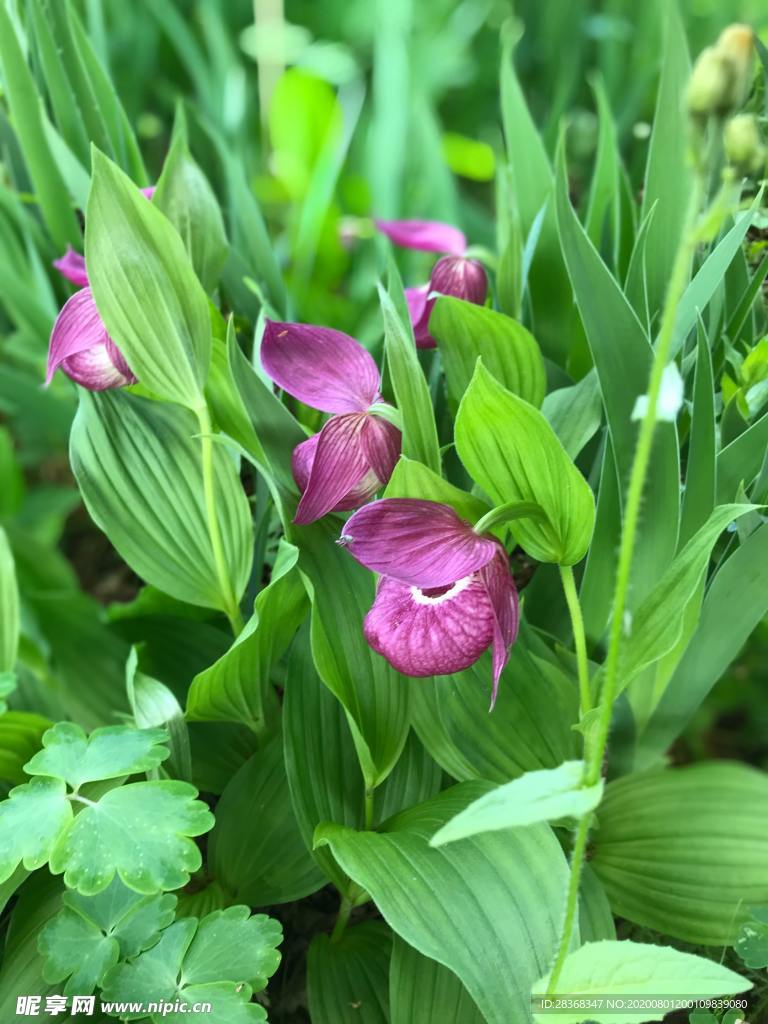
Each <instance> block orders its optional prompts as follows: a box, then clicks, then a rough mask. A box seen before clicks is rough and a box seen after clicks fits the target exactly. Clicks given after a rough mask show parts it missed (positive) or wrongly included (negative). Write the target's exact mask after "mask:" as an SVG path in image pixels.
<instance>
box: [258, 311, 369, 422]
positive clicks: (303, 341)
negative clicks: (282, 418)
mask: <svg viewBox="0 0 768 1024" xmlns="http://www.w3.org/2000/svg"><path fill="white" fill-rule="evenodd" d="M261 365H262V366H263V367H264V369H265V370H266V372H267V373H268V374H269V376H270V377H271V378H272V380H273V381H274V382H275V383H276V384H277V385H278V386H279V387H281V388H284V389H285V390H286V391H287V392H288V394H290V395H293V397H294V398H298V399H299V401H301V402H304V403H305V404H306V405H311V406H312V408H313V409H320V410H321V411H322V412H365V410H366V409H367V408H368V407H369V406H370V405H373V403H374V402H375V401H376V400H377V399H378V397H379V388H380V387H381V374H380V373H379V368H378V367H377V366H376V363H375V362H374V359H373V356H372V355H371V354H370V352H368V351H367V350H366V349H364V348H363V346H362V345H361V344H360V343H359V342H358V341H355V339H354V338H350V336H349V335H348V334H342V333H341V331H334V330H331V329H330V328H329V327H313V326H312V325H310V324H288V323H278V322H276V321H274V320H268V321H267V326H266V328H265V329H264V338H263V340H262V342H261Z"/></svg>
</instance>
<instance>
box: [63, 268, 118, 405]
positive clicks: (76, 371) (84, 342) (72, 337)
mask: <svg viewBox="0 0 768 1024" xmlns="http://www.w3.org/2000/svg"><path fill="white" fill-rule="evenodd" d="M59 367H61V369H62V370H63V371H64V372H65V373H66V374H67V376H68V377H71V378H72V380H74V381H75V382H76V383H78V384H81V385H82V386H83V387H84V388H88V390H89V391H104V390H105V389H106V388H118V387H123V386H124V385H126V384H134V383H135V382H136V378H135V377H134V375H133V374H132V373H131V371H130V369H129V367H128V364H127V363H126V361H125V359H124V357H123V355H122V353H121V352H120V351H119V349H118V348H117V346H116V345H115V343H114V342H113V341H112V339H111V338H110V337H109V335H108V334H107V331H106V329H105V327H104V324H103V323H102V321H101V317H100V316H99V313H98V310H97V309H96V303H95V302H94V301H93V296H92V295H91V289H90V288H82V289H81V290H80V291H79V292H76V293H75V294H74V295H73V296H72V297H71V298H70V299H68V300H67V302H66V303H65V304H64V306H63V308H62V310H61V312H60V313H59V315H58V317H57V318H56V323H55V324H54V325H53V331H52V332H51V341H50V346H49V349H48V372H47V375H46V379H45V383H46V384H50V382H51V378H52V377H53V375H54V373H55V372H56V370H57V369H58V368H59Z"/></svg>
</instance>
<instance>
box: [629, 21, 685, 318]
mask: <svg viewBox="0 0 768 1024" xmlns="http://www.w3.org/2000/svg"><path fill="white" fill-rule="evenodd" d="M690 70H691V63H690V58H689V56H688V46H687V43H686V39H685V29H684V27H683V24H682V20H681V18H680V14H679V11H678V8H677V4H669V5H668V6H667V7H666V19H665V40H664V52H663V56H662V60H661V81H660V82H659V91H658V93H657V94H656V113H655V116H654V119H653V131H652V133H651V140H650V143H649V146H648V162H647V164H646V168H645V183H644V188H643V204H642V209H641V215H642V216H643V217H644V216H645V215H646V214H647V213H648V211H649V210H650V209H651V208H654V207H655V213H654V216H653V221H652V222H651V224H650V226H649V228H648V235H647V238H646V243H645V254H646V279H647V285H646V287H647V294H648V305H649V309H650V313H651V316H655V314H656V312H657V311H658V310H660V309H661V307H662V303H663V302H664V296H665V294H666V291H667V283H668V281H669V276H670V274H671V272H672V264H673V262H674V259H675V254H676V252H677V246H678V242H679V240H680V234H681V232H682V230H683V223H684V220H685V215H686V210H687V209H688V203H689V196H690V192H691V166H690V162H689V160H688V123H687V112H686V110H685V106H684V103H683V102H682V101H681V97H682V96H683V94H684V92H685V88H686V86H687V83H688V76H689V75H690Z"/></svg>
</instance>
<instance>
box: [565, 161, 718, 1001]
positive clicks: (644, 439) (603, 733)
mask: <svg viewBox="0 0 768 1024" xmlns="http://www.w3.org/2000/svg"><path fill="white" fill-rule="evenodd" d="M701 187H702V186H701V180H700V176H699V175H698V174H696V175H694V187H693V189H692V192H691V197H690V201H689V206H688V212H687V216H686V219H685V223H684V227H683V231H682V234H681V238H680V244H679V245H678V249H677V253H676V255H675V262H674V265H673V267H672V273H671V276H670V279H669V285H668V287H667V294H666V296H665V299H664V309H663V312H662V318H661V327H660V329H659V337H658V340H657V342H656V347H655V351H654V357H653V364H652V366H651V376H650V381H649V383H648V408H647V409H646V413H645V416H644V417H643V420H642V422H641V424H640V430H639V432H638V435H637V445H636V447H635V456H634V459H633V462H632V470H631V472H630V477H629V486H628V488H627V500H626V503H625V505H624V518H623V522H622V530H621V543H620V546H619V561H618V567H617V569H616V584H615V589H614V595H613V611H612V613H611V623H610V630H609V640H608V652H607V654H606V658H605V667H604V675H603V686H602V692H601V694H600V701H599V709H600V713H599V717H598V721H597V726H596V730H595V735H594V739H593V740H592V742H591V743H590V744H589V750H588V751H587V755H586V757H587V764H586V768H585V773H584V785H585V786H594V785H596V784H597V782H598V781H599V780H600V776H601V774H602V768H603V759H604V757H605V749H606V746H607V743H608V733H609V731H610V727H611V716H612V712H613V702H614V700H615V697H616V690H617V687H618V680H619V652H620V649H621V642H622V638H623V635H624V615H625V612H626V609H627V598H628V594H629V584H630V576H631V571H632V559H633V555H634V550H635V540H636V536H637V525H638V522H639V519H640V507H641V504H642V499H643V490H644V488H645V479H646V476H647V473H648V466H649V464H650V460H651V452H652V448H653V435H654V431H655V429H656V420H657V415H656V407H657V405H658V401H659V394H660V392H661V381H662V376H663V374H664V370H665V368H666V365H667V362H668V360H669V357H670V352H671V350H672V340H673V337H674V331H675V322H676V318H677V307H678V305H679V304H680V299H681V298H682V296H683V292H684V291H685V288H686V284H687V283H688V275H689V271H690V265H691V259H692V258H693V255H694V253H695V250H696V244H697V241H698V235H697V232H696V230H695V225H696V223H697V217H698V211H699V204H700V202H701ZM716 202H717V201H716ZM713 205H714V204H713ZM706 216H707V215H706V214H705V215H704V218H703V219H706ZM591 819H592V815H591V814H588V815H586V816H585V817H584V818H582V820H581V822H580V823H579V830H578V832H577V835H576V841H575V843H574V847H573V856H572V858H571V877H570V883H569V887H568V897H567V901H566V915H565V921H564V924H563V933H562V935H561V938H560V945H559V947H558V951H557V954H556V956H555V962H554V966H553V968H552V971H551V973H550V978H549V984H548V986H547V994H548V995H551V994H552V993H553V992H555V991H556V988H557V983H558V981H559V980H560V973H561V971H562V967H563V964H564V963H565V959H566V957H567V956H568V951H569V949H570V946H571V938H572V935H573V927H574V923H575V920H576V911H577V908H578V898H579V885H580V883H581V875H582V871H583V868H584V859H585V855H586V850H587V839H588V837H589V826H590V823H591Z"/></svg>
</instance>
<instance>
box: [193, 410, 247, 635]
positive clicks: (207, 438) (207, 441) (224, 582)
mask: <svg viewBox="0 0 768 1024" xmlns="http://www.w3.org/2000/svg"><path fill="white" fill-rule="evenodd" d="M196 412H197V421H198V423H199V424H200V444H201V446H202V460H203V491H204V494H205V512H206V516H207V518H208V536H209V537H210V539H211V548H212V549H213V560H214V563H215V565H216V578H217V580H218V584H219V590H220V591H221V596H222V599H223V602H224V614H225V615H226V616H227V618H228V619H229V624H230V626H231V627H232V632H233V633H234V635H235V636H239V635H240V633H241V632H242V629H243V617H242V615H241V613H240V607H239V605H238V603H237V598H236V597H235V594H234V591H233V589H232V583H231V581H230V579H229V570H228V569H227V559H226V556H225V554H224V544H223V543H222V539H221V528H220V526H219V517H218V515H217V514H216V478H215V475H214V469H213V439H212V437H211V431H212V427H211V417H210V414H209V412H208V407H207V406H205V405H204V406H201V407H200V408H199V409H197V410H196Z"/></svg>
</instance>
